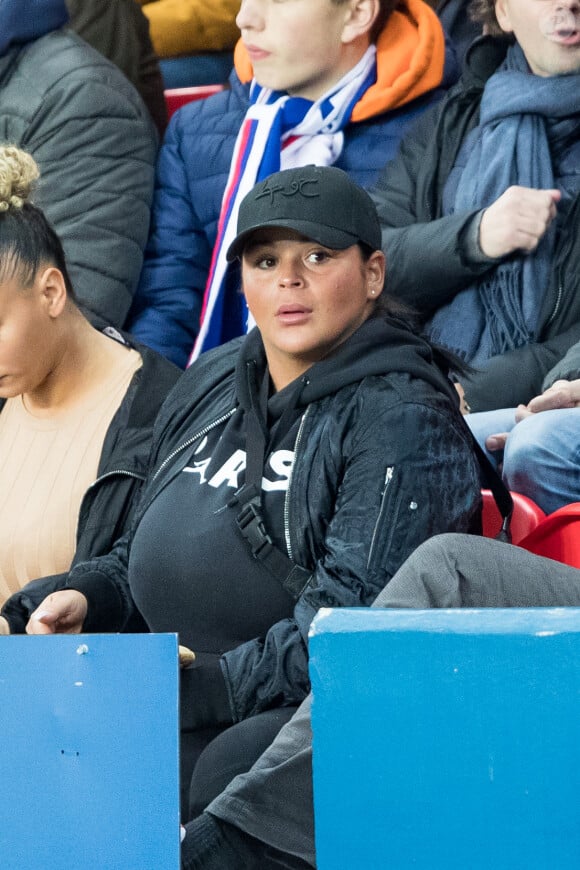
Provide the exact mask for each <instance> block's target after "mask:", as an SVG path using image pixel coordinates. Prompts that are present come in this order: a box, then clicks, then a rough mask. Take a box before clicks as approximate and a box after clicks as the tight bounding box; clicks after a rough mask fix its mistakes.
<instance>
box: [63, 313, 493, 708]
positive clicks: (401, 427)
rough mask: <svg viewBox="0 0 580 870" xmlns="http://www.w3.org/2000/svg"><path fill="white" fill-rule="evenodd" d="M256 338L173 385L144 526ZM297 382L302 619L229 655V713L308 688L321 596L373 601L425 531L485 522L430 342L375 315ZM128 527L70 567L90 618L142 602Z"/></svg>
mask: <svg viewBox="0 0 580 870" xmlns="http://www.w3.org/2000/svg"><path fill="white" fill-rule="evenodd" d="M252 340H253V339H252V335H250V336H248V337H247V338H246V339H245V344H243V343H242V340H240V339H236V340H234V341H233V342H230V343H229V344H227V345H224V346H222V347H220V348H217V349H216V350H214V351H210V352H208V353H206V354H203V355H202V357H201V358H200V359H199V360H198V361H197V362H196V364H195V365H194V366H192V367H191V368H190V369H188V370H187V371H186V372H185V374H184V375H183V377H182V378H181V380H180V381H179V382H178V384H177V385H176V387H175V388H174V390H173V391H172V392H171V394H170V395H169V396H168V398H167V401H166V402H165V404H164V406H163V408H162V410H161V412H160V414H159V417H158V420H157V423H156V426H155V434H154V442H153V446H152V453H151V461H152V465H151V470H150V474H149V480H148V484H147V486H146V487H145V489H144V491H143V496H142V499H141V502H140V505H139V508H138V512H137V515H136V517H135V520H134V525H133V527H134V528H135V527H136V525H137V524H138V523H139V522H140V519H141V517H143V515H144V513H145V512H146V510H147V508H148V506H149V505H151V504H152V502H153V501H154V499H155V498H156V496H157V494H158V493H159V492H160V491H161V490H162V489H163V488H164V487H165V486H166V485H167V484H168V482H169V481H171V480H172V479H173V478H174V477H175V476H176V475H178V474H179V473H180V472H181V470H182V468H183V467H184V466H185V465H186V464H187V461H188V459H189V457H190V454H191V450H190V449H189V448H190V447H191V446H192V445H193V444H194V443H195V442H196V441H198V440H199V439H201V437H202V436H203V435H204V434H206V433H207V432H208V431H209V430H210V429H211V428H212V427H214V426H217V425H220V424H221V423H223V422H224V421H225V420H227V419H228V418H229V417H230V416H231V415H232V414H233V413H235V412H236V409H238V408H239V405H240V396H238V395H237V392H236V366H237V365H238V363H240V362H244V361H245V359H246V357H247V345H248V343H249V342H251V341H252ZM240 348H243V349H242V352H240ZM238 383H239V375H238ZM300 393H301V394H300V396H299V397H298V401H299V403H300V409H301V425H300V430H299V433H298V436H297V439H296V442H295V448H294V452H295V459H294V465H293V470H292V477H291V480H290V484H289V488H288V492H287V494H286V505H285V529H286V547H287V554H288V556H289V557H290V558H291V559H292V560H293V561H294V562H295V563H297V564H299V565H301V566H303V567H304V568H306V569H308V571H310V572H312V577H311V580H310V582H309V583H308V585H307V586H306V588H305V589H304V590H303V591H302V593H301V594H300V596H299V598H298V600H297V601H296V605H295V609H294V615H293V617H292V618H289V619H285V620H282V621H280V622H277V623H276V624H274V625H273V626H272V627H271V628H270V630H269V631H268V632H267V634H266V635H265V636H264V637H261V638H256V639H254V640H252V641H249V642H246V643H242V644H241V645H239V646H238V647H236V648H235V649H233V650H231V651H229V652H226V653H225V654H224V655H223V656H222V657H221V668H222V674H223V679H224V681H225V686H226V689H227V695H228V697H229V705H230V710H229V717H228V718H229V721H231V720H233V721H237V720H240V719H243V718H245V717H247V716H251V715H253V714H255V713H257V712H260V711H261V710H265V709H268V708H270V707H274V706H285V705H287V706H291V705H293V704H297V703H298V702H300V701H301V700H302V699H303V697H304V696H305V695H306V693H307V691H308V687H309V681H308V653H307V637H308V628H309V625H310V622H311V620H312V617H313V616H314V614H315V613H316V611H317V610H318V609H319V608H320V607H335V606H358V605H361V606H362V605H364V606H366V605H369V604H370V603H371V601H372V600H373V599H374V598H375V597H376V595H377V594H378V592H379V591H380V590H381V589H382V588H383V587H384V585H385V584H386V583H387V582H388V580H389V579H390V578H391V576H392V575H393V574H394V572H395V571H396V570H397V568H398V567H399V566H400V565H401V563H402V562H403V561H404V560H405V559H406V558H407V556H408V555H409V554H410V553H411V552H412V550H414V549H415V547H416V546H417V545H418V544H419V543H420V542H421V541H423V540H424V539H425V538H427V537H429V536H430V535H433V534H436V533H437V532H440V531H444V530H452V529H453V530H457V531H459V530H462V531H478V530H479V512H480V492H479V487H480V484H479V475H478V466H477V462H476V460H475V458H474V456H473V453H472V449H471V436H470V435H469V433H468V431H467V427H466V426H465V424H464V422H463V419H462V417H461V415H460V414H459V412H458V409H457V397H456V393H455V390H454V389H453V387H452V385H451V384H450V382H449V381H448V380H447V378H446V377H445V376H444V374H443V373H442V371H441V370H440V369H439V368H438V367H437V365H435V364H434V363H433V361H432V353H431V349H430V347H429V346H428V345H427V344H426V342H424V341H423V340H422V339H419V338H416V337H414V336H413V335H412V334H411V333H410V332H409V331H408V330H407V329H406V328H404V327H402V326H401V325H400V324H397V323H394V322H390V323H386V322H384V321H382V320H379V319H378V318H377V319H373V320H371V321H368V322H367V323H366V324H364V325H363V327H361V329H360V330H358V332H357V333H355V335H354V336H352V337H351V338H350V339H349V340H348V341H347V342H345V344H344V345H343V346H342V347H341V348H340V349H339V351H338V353H337V354H336V355H334V356H333V357H331V358H329V360H326V361H322V362H321V363H317V364H316V365H315V366H313V367H312V368H311V369H310V370H309V371H308V372H307V374H306V375H305V376H304V379H303V384H302V387H301V391H300ZM241 401H242V402H244V401H245V399H244V396H241ZM131 537H132V534H131V533H129V534H127V535H126V536H125V538H124V539H123V540H122V541H119V542H118V543H117V546H116V547H115V549H114V550H113V551H112V552H111V553H110V554H109V555H108V556H105V557H102V558H100V559H93V560H91V561H90V562H87V563H85V564H80V565H77V566H76V567H75V568H74V569H73V571H72V572H71V574H70V578H69V586H71V587H72V588H75V589H79V590H80V591H82V592H83V593H84V594H85V595H86V596H87V598H88V601H89V617H88V619H87V621H86V623H85V630H102V629H103V628H106V629H108V630H121V629H123V627H124V626H125V625H126V623H127V620H128V619H129V618H130V616H131V614H132V612H133V607H134V605H133V602H132V596H131V589H130V583H129V578H128V570H127V566H128V557H129V551H130V545H131ZM168 580H169V578H168ZM163 594H164V595H167V594H168V589H167V588H165V589H164V592H163ZM203 685H204V688H205V687H206V686H207V681H205V682H204V683H203ZM220 691H222V692H223V688H222V689H221V690H220V689H216V693H218V694H219V692H220ZM200 724H209V723H208V722H203V723H200Z"/></svg>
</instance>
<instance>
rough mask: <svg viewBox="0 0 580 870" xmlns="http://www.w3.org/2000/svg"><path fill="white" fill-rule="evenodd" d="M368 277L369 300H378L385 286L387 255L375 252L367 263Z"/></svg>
mask: <svg viewBox="0 0 580 870" xmlns="http://www.w3.org/2000/svg"><path fill="white" fill-rule="evenodd" d="M365 272H366V277H367V298H368V299H375V300H376V299H378V298H379V296H380V295H381V293H382V292H383V286H384V284H385V255H384V254H383V252H382V251H373V253H372V254H371V255H370V257H369V258H368V260H367V261H366V262H365Z"/></svg>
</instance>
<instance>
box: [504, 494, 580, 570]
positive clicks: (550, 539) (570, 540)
mask: <svg viewBox="0 0 580 870" xmlns="http://www.w3.org/2000/svg"><path fill="white" fill-rule="evenodd" d="M519 546H520V547H524V549H526V550H529V551H530V552H531V553H536V554H537V555H538V556H546V557H547V558H548V559H556V560H557V561H558V562H565V564H566V565H571V566H572V567H573V568H580V502H574V503H573V504H567V505H564V507H561V508H560V509H559V510H557V511H554V513H552V514H548V516H547V517H545V519H543V520H542V521H541V522H540V523H539V524H538V525H537V526H536V528H535V529H533V530H530V532H529V533H528V534H527V535H526V536H525V537H524V538H522V539H521V540H520V541H519Z"/></svg>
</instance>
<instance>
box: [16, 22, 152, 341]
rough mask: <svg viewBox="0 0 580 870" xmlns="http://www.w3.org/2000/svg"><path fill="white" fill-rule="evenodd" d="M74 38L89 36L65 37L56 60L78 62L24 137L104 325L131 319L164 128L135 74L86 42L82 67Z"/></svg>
mask: <svg viewBox="0 0 580 870" xmlns="http://www.w3.org/2000/svg"><path fill="white" fill-rule="evenodd" d="M50 36H52V34H51V35H50ZM56 36H58V34H57V35H56ZM45 39H49V37H46V38H45ZM73 39H74V40H78V43H80V42H81V40H80V39H78V37H76V35H74V34H72V33H71V34H70V35H69V36H68V37H67V42H66V45H64V44H63V47H60V46H59V44H58V42H56V43H55V45H54V52H55V53H56V54H57V55H58V54H59V53H60V54H61V55H63V56H62V57H61V58H60V59H59V58H58V57H55V58H54V60H53V59H51V61H50V62H54V63H57V62H60V63H62V64H65V63H66V62H67V55H68V54H70V60H69V63H70V64H73V66H72V68H71V69H70V71H69V72H68V73H67V75H62V76H61V77H60V78H58V80H56V81H55V83H54V84H53V85H52V87H51V88H50V89H49V90H48V91H47V93H46V94H45V96H44V99H43V101H42V103H41V105H40V106H39V108H38V110H37V111H36V113H35V116H34V118H33V119H32V120H31V123H30V124H29V125H28V129H27V132H26V135H25V136H24V138H23V139H22V141H21V142H19V144H20V145H21V147H22V148H24V149H26V150H27V151H30V152H31V154H33V156H34V158H35V160H36V161H37V163H38V165H39V167H40V174H41V181H40V185H39V191H38V197H37V202H38V204H39V205H40V206H41V207H42V208H43V209H44V211H45V213H46V216H47V218H48V219H49V221H50V222H51V223H52V224H53V225H54V226H55V227H57V229H58V233H59V236H60V238H61V240H62V243H63V246H64V250H65V254H66V257H67V262H68V265H69V271H70V275H71V279H72V283H73V286H74V288H75V291H76V294H77V297H78V299H79V302H80V303H81V304H82V305H83V307H84V308H85V310H86V312H87V314H88V316H89V318H90V319H91V320H92V322H93V323H94V324H95V325H98V326H102V325H107V324H113V325H115V326H122V325H123V322H124V320H125V317H126V315H127V312H128V310H129V306H130V304H131V299H132V297H133V293H134V292H135V288H136V286H137V281H138V278H139V273H140V271H141V265H142V262H143V250H144V248H145V244H146V241H147V233H148V229H149V212H150V207H151V200H152V196H153V182H154V171H155V157H156V153H157V134H156V131H155V129H154V127H153V123H152V121H151V119H150V117H149V114H148V112H147V110H146V108H145V106H144V105H143V102H142V101H141V98H140V97H139V95H138V94H137V92H136V91H135V89H134V88H133V87H132V85H131V84H130V82H128V81H127V80H126V79H125V77H124V76H123V74H122V73H121V72H120V71H119V70H117V68H116V67H114V66H113V65H112V64H111V63H109V61H107V60H105V59H104V58H101V57H100V56H99V55H97V53H96V52H93V50H92V49H90V48H88V47H87V46H86V44H85V43H82V46H83V53H82V56H83V57H84V56H85V54H86V58H85V65H86V66H88V67H89V72H88V73H85V72H84V71H83V68H82V67H80V68H79V69H78V70H77V69H76V66H78V65H79V58H80V57H81V53H80V51H79V48H78V44H77V43H73ZM49 48H50V43H47V45H46V50H47V51H48V50H49ZM89 52H90V54H89ZM39 62H40V61H39ZM43 63H44V60H43ZM48 63H49V62H47V66H48ZM91 64H92V67H91ZM91 69H94V70H95V72H94V74H91V72H90V70H91ZM33 72H34V74H39V75H41V74H42V73H41V72H40V71H38V70H36V71H33Z"/></svg>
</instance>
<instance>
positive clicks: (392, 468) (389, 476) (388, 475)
mask: <svg viewBox="0 0 580 870" xmlns="http://www.w3.org/2000/svg"><path fill="white" fill-rule="evenodd" d="M394 473H395V466H394V465H389V466H388V467H387V471H386V474H385V485H384V487H383V494H382V496H381V507H380V510H379V515H378V517H377V521H376V523H375V527H374V529H373V536H372V538H371V546H370V548H369V556H368V559H367V568H368V567H369V566H370V564H371V559H372V557H373V550H374V549H375V542H376V539H377V534H378V531H379V523H380V521H381V517H382V515H383V508H384V506H385V499H386V497H387V492H388V489H389V485H390V483H391V480H392V479H393V475H394Z"/></svg>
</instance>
